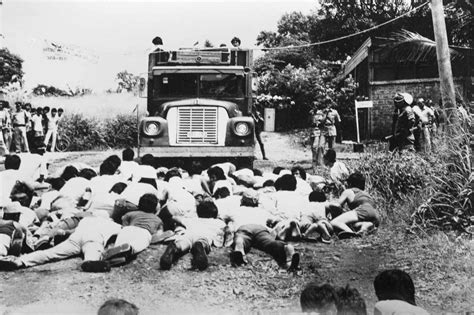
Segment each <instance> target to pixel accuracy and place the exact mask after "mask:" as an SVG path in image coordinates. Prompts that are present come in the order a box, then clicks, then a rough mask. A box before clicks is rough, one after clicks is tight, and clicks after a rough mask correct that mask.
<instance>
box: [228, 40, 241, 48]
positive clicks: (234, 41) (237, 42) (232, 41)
mask: <svg viewBox="0 0 474 315" xmlns="http://www.w3.org/2000/svg"><path fill="white" fill-rule="evenodd" d="M230 43H231V44H232V46H234V47H235V48H240V44H241V43H242V42H241V41H240V38H238V37H234V38H232V40H231V41H230Z"/></svg>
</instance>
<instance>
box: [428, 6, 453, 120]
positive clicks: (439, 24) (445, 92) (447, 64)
mask: <svg viewBox="0 0 474 315" xmlns="http://www.w3.org/2000/svg"><path fill="white" fill-rule="evenodd" d="M431 16H432V18H433V30H434V37H435V41H436V56H437V59H438V72H439V81H440V92H441V99H442V100H443V104H444V108H446V109H447V110H448V113H447V114H448V117H449V116H451V117H454V115H450V114H451V111H452V110H453V109H454V108H456V96H455V92H454V81H453V72H452V70H451V57H450V54H449V45H448V35H447V33H446V22H445V21H444V8H443V0H431Z"/></svg>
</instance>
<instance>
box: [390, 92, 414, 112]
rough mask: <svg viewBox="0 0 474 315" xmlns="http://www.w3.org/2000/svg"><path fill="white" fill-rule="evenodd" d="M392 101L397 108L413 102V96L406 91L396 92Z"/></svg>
mask: <svg viewBox="0 0 474 315" xmlns="http://www.w3.org/2000/svg"><path fill="white" fill-rule="evenodd" d="M393 102H394V103H395V106H396V107H397V108H404V107H405V106H411V104H412V103H413V96H411V95H410V94H408V93H400V92H397V93H396V94H395V97H394V98H393Z"/></svg>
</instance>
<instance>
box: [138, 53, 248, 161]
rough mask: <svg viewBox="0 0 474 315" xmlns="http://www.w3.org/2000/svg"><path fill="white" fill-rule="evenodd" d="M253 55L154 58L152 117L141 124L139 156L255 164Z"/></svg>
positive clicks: (160, 55)
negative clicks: (143, 154) (145, 153)
mask: <svg viewBox="0 0 474 315" xmlns="http://www.w3.org/2000/svg"><path fill="white" fill-rule="evenodd" d="M251 66H252V51H251V50H242V49H228V48H218V49H206V50H197V49H183V50H177V51H163V50H158V51H155V52H153V53H151V54H150V55H149V66H148V80H147V111H148V114H149V115H148V116H147V117H145V118H143V119H142V120H141V121H140V124H139V130H138V131H139V149H140V152H148V153H154V154H155V156H157V157H158V158H160V160H162V161H163V160H166V159H168V160H170V161H175V160H176V159H178V158H179V159H205V160H207V161H208V162H210V161H212V162H218V161H234V162H237V164H241V163H239V162H242V161H244V162H245V163H244V164H248V163H249V162H250V163H251V162H252V161H253V159H254V121H253V119H252V116H251V113H252V105H253V104H252V102H253V93H252V92H253V91H252V90H253V85H252V73H251Z"/></svg>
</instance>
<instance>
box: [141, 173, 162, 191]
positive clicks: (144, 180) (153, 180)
mask: <svg viewBox="0 0 474 315" xmlns="http://www.w3.org/2000/svg"><path fill="white" fill-rule="evenodd" d="M138 182H139V183H143V184H148V185H151V186H153V188H155V189H157V188H158V185H156V178H151V176H150V178H147V177H142V178H140V180H139V181H138Z"/></svg>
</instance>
